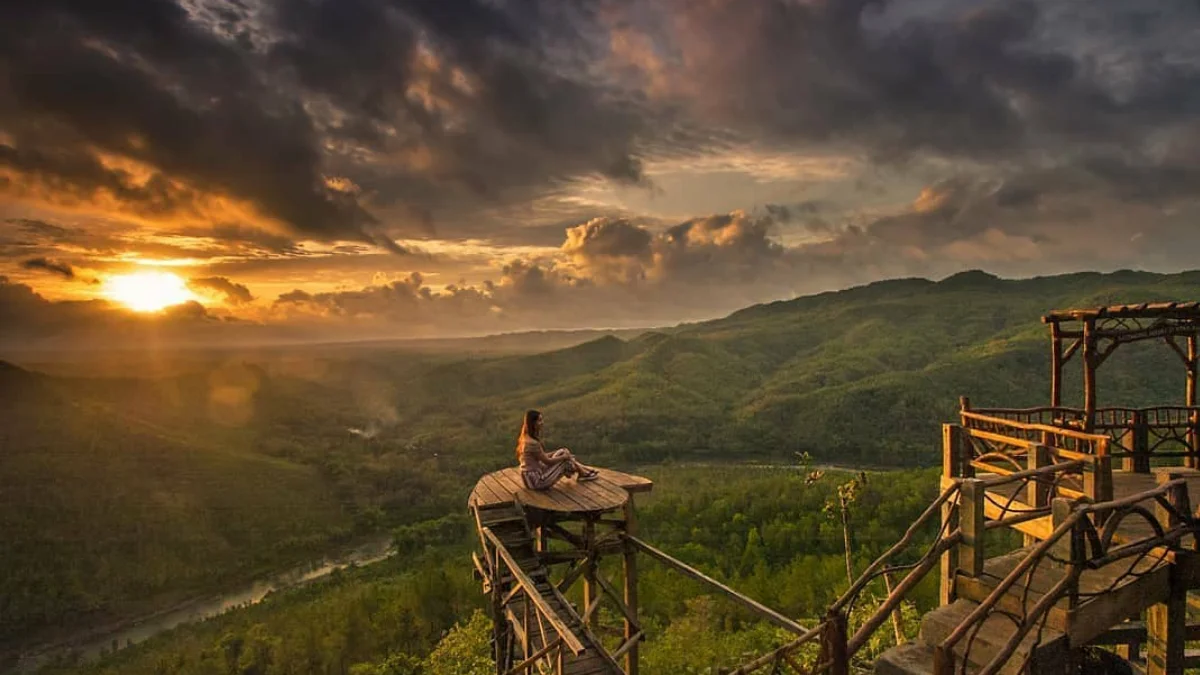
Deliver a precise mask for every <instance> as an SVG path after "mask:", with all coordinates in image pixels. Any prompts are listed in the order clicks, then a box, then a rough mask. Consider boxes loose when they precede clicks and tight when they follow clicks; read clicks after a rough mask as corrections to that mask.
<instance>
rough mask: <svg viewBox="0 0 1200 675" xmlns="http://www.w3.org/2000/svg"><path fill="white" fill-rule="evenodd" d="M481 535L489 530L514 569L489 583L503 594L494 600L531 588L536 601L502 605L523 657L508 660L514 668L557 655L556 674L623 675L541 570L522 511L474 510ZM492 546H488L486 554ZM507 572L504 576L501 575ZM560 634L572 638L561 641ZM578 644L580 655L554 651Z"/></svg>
mask: <svg viewBox="0 0 1200 675" xmlns="http://www.w3.org/2000/svg"><path fill="white" fill-rule="evenodd" d="M474 511H475V515H476V518H477V522H478V525H479V528H480V532H481V533H482V532H484V529H485V528H486V529H487V530H488V531H490V532H491V533H492V535H494V537H495V540H496V541H498V542H499V543H500V544H501V545H502V546H503V549H504V551H505V552H506V553H507V555H508V557H509V558H510V559H511V560H512V561H513V562H514V563H515V569H506V568H505V567H504V566H497V569H496V570H495V571H496V572H499V574H498V575H494V576H493V577H492V578H493V579H494V581H492V582H489V584H490V585H491V588H489V589H488V591H489V592H490V593H493V594H499V595H498V596H496V597H500V596H507V595H509V594H511V593H514V590H513V589H514V587H515V586H522V587H523V588H531V589H533V590H534V594H535V596H536V597H534V598H530V597H528V596H527V595H524V596H521V597H515V596H514V597H513V598H512V599H510V600H509V601H508V602H507V603H504V604H503V610H502V611H503V613H504V616H505V617H506V618H507V619H508V625H509V627H510V629H511V630H512V632H513V636H512V637H513V639H514V644H515V645H517V646H518V649H519V651H520V654H515V653H514V654H513V655H512V656H510V659H509V660H511V661H512V664H513V665H512V666H510V667H513V669H514V670H516V668H515V666H516V664H519V663H520V662H522V661H529V660H530V657H537V656H538V655H539V654H540V655H542V656H541V657H540V658H534V660H535V661H539V660H545V661H555V657H553V656H552V653H553V652H555V651H557V654H558V657H557V659H558V660H557V662H556V663H554V671H553V672H555V673H561V674H562V675H601V674H612V675H620V674H621V673H622V672H623V671H622V670H621V668H620V667H619V666H618V664H617V662H616V661H615V660H614V659H613V658H612V657H611V656H610V655H609V654H608V652H607V651H605V650H604V648H603V647H602V646H601V645H600V642H599V641H598V640H597V639H596V637H595V635H593V634H592V632H591V631H590V630H589V629H588V627H587V625H586V622H585V621H584V619H583V617H581V616H579V614H578V613H576V612H575V609H574V608H573V607H572V606H571V603H570V602H568V601H567V599H566V598H564V597H563V595H562V593H561V592H560V591H559V589H558V588H557V586H555V584H554V583H552V582H551V581H550V573H549V570H548V569H547V567H546V566H545V565H544V564H542V562H541V559H540V558H539V557H538V554H537V551H536V548H535V546H534V538H533V533H532V530H531V529H530V526H529V523H528V521H527V520H526V518H525V514H524V512H523V510H522V509H521V507H520V506H519V505H517V504H516V503H515V502H510V503H508V504H500V505H494V506H487V507H475V509H474ZM487 549H488V546H487V545H486V544H485V547H484V550H487ZM501 570H503V571H501ZM562 633H566V634H568V635H569V636H570V637H567V636H566V635H562ZM572 638H573V640H574V641H575V644H576V645H577V647H578V648H579V649H578V653H572V650H570V649H566V648H562V649H556V646H555V643H556V642H563V643H564V646H565V643H567V642H570V641H571V640H572Z"/></svg>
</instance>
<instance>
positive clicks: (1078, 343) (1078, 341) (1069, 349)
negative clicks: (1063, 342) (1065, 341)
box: [1062, 334, 1083, 365]
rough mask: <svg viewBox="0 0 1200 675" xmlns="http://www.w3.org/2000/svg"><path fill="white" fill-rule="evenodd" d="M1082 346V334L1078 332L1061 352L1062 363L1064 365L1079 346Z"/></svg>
mask: <svg viewBox="0 0 1200 675" xmlns="http://www.w3.org/2000/svg"><path fill="white" fill-rule="evenodd" d="M1082 346H1083V335H1082V334H1080V335H1079V336H1077V337H1076V338H1075V339H1074V340H1073V341H1072V342H1071V344H1070V345H1068V346H1067V350H1066V351H1064V352H1063V356H1062V362H1063V364H1064V365H1065V364H1066V363H1067V361H1070V360H1071V357H1072V356H1075V352H1077V351H1079V348H1080V347H1082Z"/></svg>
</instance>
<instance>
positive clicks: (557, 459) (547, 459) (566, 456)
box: [537, 441, 572, 464]
mask: <svg viewBox="0 0 1200 675" xmlns="http://www.w3.org/2000/svg"><path fill="white" fill-rule="evenodd" d="M562 449H563V450H566V448H562ZM537 458H538V461H540V462H542V463H543V464H562V463H563V462H566V461H569V460H570V459H572V457H571V451H570V450H567V452H563V453H555V454H553V455H552V454H550V453H548V452H546V448H545V447H544V446H543V445H542V442H541V441H538V442H537Z"/></svg>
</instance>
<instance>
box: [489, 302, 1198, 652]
mask: <svg viewBox="0 0 1200 675" xmlns="http://www.w3.org/2000/svg"><path fill="white" fill-rule="evenodd" d="M1043 321H1045V322H1046V323H1048V324H1049V325H1050V327H1051V346H1052V349H1051V396H1050V398H1051V404H1050V405H1049V406H1045V407H1038V408H1024V409H1008V408H975V407H972V406H971V403H970V401H969V400H968V399H966V398H964V399H962V401H961V404H962V405H961V412H960V416H959V417H960V419H959V420H958V422H957V423H955V424H946V425H943V444H942V445H943V447H942V452H943V472H942V477H941V488H942V489H941V492H940V494H939V496H938V497H937V499H935V500H934V501H933V503H932V504H930V505H929V507H928V508H927V509H926V510H925V511H924V512H923V513H922V514H921V515H920V517H918V518H917V519H916V520H915V521H914V522H913V523H912V524H911V526H910V527H909V529H908V531H906V532H905V533H904V535H903V536H902V537H901V538H900V540H899V541H897V542H896V544H895V545H893V546H892V547H891V548H890V549H888V550H887V551H886V552H885V553H884V554H883V555H882V556H880V557H879V558H878V559H877V560H875V561H874V562H872V563H871V564H870V565H869V566H868V567H867V569H866V570H863V571H862V573H861V574H860V575H859V577H858V578H857V579H856V580H855V581H854V582H853V583H852V584H850V587H849V588H848V589H847V590H846V591H845V592H844V593H843V594H842V595H841V597H839V598H838V599H837V600H836V601H835V602H834V603H833V604H831V605H830V606H829V608H828V609H827V610H826V613H825V615H824V617H823V618H822V619H820V620H819V621H818V622H817V624H816V625H815V626H812V627H810V628H805V627H804V626H801V625H800V624H799V623H797V622H796V621H794V620H792V619H791V618H789V617H786V616H783V615H781V614H779V613H778V612H775V611H774V610H771V609H769V608H767V607H765V606H764V605H762V604H760V603H758V602H756V601H755V600H752V599H750V598H747V597H746V596H744V595H742V594H740V593H738V592H736V591H734V590H733V589H731V588H729V587H727V586H725V585H724V584H721V583H720V582H718V581H716V580H715V579H712V578H710V577H708V576H706V575H704V574H703V573H701V572H700V571H698V570H696V569H693V568H692V567H689V566H688V565H686V564H685V563H683V562H681V561H679V560H676V559H675V558H672V557H671V556H669V555H667V554H666V553H664V552H662V551H659V550H658V549H655V548H654V547H653V546H651V545H650V544H648V543H646V542H644V541H642V540H640V539H639V538H638V537H637V536H636V528H637V520H636V517H635V511H634V497H633V495H635V494H637V493H640V492H647V491H649V490H650V489H651V488H652V483H651V482H650V481H649V480H647V479H645V478H641V477H638V476H632V475H629V474H625V473H621V472H618V471H611V470H602V474H601V478H600V479H599V480H596V481H594V482H591V483H577V482H575V481H574V480H569V479H568V480H565V481H562V482H560V483H559V484H557V485H556V486H554V488H552V489H550V490H547V491H533V490H527V489H525V488H524V487H523V486H522V484H521V482H520V475H519V473H518V472H517V470H516V469H505V470H503V471H498V472H495V473H492V474H488V475H487V476H484V477H483V478H482V479H481V480H480V481H479V483H478V484H477V485H476V487H475V489H474V490H473V491H472V493H471V496H470V499H469V506H470V508H471V511H472V513H473V514H474V516H475V519H476V524H477V526H478V530H479V538H480V545H481V551H482V555H475V556H473V560H474V564H475V569H476V573H477V575H478V576H479V578H480V579H481V580H482V581H483V586H484V590H485V592H487V593H489V594H490V596H491V600H492V616H493V619H494V635H493V646H494V649H495V660H496V673H497V675H517V674H518V673H522V674H523V673H532V672H533V671H534V670H537V671H538V672H541V673H554V674H555V675H564V674H570V675H600V674H606V675H608V674H611V675H618V674H621V675H638V644H639V642H640V641H641V640H643V639H644V638H645V633H644V631H643V630H642V628H641V626H640V623H639V618H638V599H637V595H638V589H637V554H638V553H643V554H645V555H646V556H648V557H650V558H652V559H654V560H656V561H657V562H660V563H662V564H664V565H667V566H668V567H670V568H671V569H673V570H675V571H677V572H679V573H681V574H684V575H686V576H688V577H690V578H692V579H695V580H697V581H699V582H700V583H702V584H704V585H705V586H706V587H707V588H709V589H710V590H713V591H715V592H718V593H721V594H723V595H724V596H725V597H727V598H729V599H731V600H733V601H734V602H737V603H738V604H739V605H741V606H742V607H744V608H745V609H747V610H748V611H751V612H753V613H755V614H756V615H757V616H759V617H761V618H762V619H764V620H767V621H770V622H771V623H773V624H774V625H776V626H779V627H781V628H783V629H785V630H787V631H789V632H791V633H792V634H794V637H793V638H791V641H789V642H785V643H784V644H782V645H780V646H779V647H777V648H776V649H774V650H772V651H770V652H768V653H766V654H763V655H761V656H758V657H756V658H752V659H751V660H749V661H748V662H746V663H745V664H744V665H742V666H740V667H738V668H735V669H732V670H729V671H726V672H725V673H724V675H750V674H752V673H762V674H764V675H765V674H766V673H770V674H771V675H778V674H780V673H798V674H802V675H818V674H829V675H849V674H850V673H851V672H861V671H862V670H863V669H864V668H867V667H873V668H874V670H875V672H876V673H880V674H881V675H960V674H963V675H994V674H996V673H1005V674H1009V673H1012V674H1016V673H1029V674H1030V675H1080V674H1081V673H1084V672H1085V671H1084V670H1083V665H1082V664H1083V663H1084V660H1083V659H1084V649H1085V648H1087V647H1093V646H1108V647H1110V649H1111V651H1108V652H1101V653H1102V654H1108V658H1107V661H1106V663H1107V664H1108V665H1107V666H1104V665H1096V664H1097V661H1095V660H1092V661H1089V663H1090V664H1092V665H1090V666H1089V668H1090V669H1089V670H1087V671H1086V673H1088V674H1091V673H1097V674H1101V673H1117V672H1130V670H1129V669H1133V672H1142V673H1146V674H1147V675H1182V673H1183V672H1184V669H1185V667H1200V655H1192V654H1191V653H1189V652H1188V651H1187V649H1186V643H1187V641H1189V640H1196V641H1200V624H1189V623H1188V618H1187V610H1188V606H1189V600H1188V593H1189V591H1192V590H1200V516H1198V514H1197V511H1196V510H1194V509H1193V506H1192V499H1191V497H1190V495H1191V494H1192V493H1193V492H1195V491H1196V490H1200V407H1197V384H1198V381H1197V366H1198V365H1200V356H1198V354H1197V342H1198V336H1200V303H1157V304H1142V305H1121V306H1114V307H1104V308H1099V309H1090V310H1065V311H1055V312H1051V313H1049V314H1047V315H1046V316H1045V317H1043ZM1177 338H1182V339H1183V340H1184V341H1185V342H1184V345H1183V346H1181V345H1180V344H1179V343H1178V342H1177ZM1140 340H1161V341H1162V342H1164V343H1165V344H1166V345H1167V346H1168V347H1170V348H1171V349H1172V350H1173V351H1174V352H1175V353H1176V354H1178V355H1179V357H1180V359H1181V360H1182V361H1183V364H1184V366H1185V369H1186V375H1187V377H1186V386H1185V390H1184V397H1183V398H1184V404H1183V405H1181V406H1179V405H1176V406H1157V407H1151V408H1124V407H1108V408H1102V407H1099V405H1098V398H1097V382H1096V373H1097V369H1098V368H1099V367H1100V365H1101V364H1102V363H1104V361H1105V360H1106V359H1108V358H1109V356H1111V355H1112V353H1113V352H1114V351H1115V350H1116V349H1117V347H1119V346H1120V345H1122V344H1126V343H1129V342H1135V341H1140ZM1076 353H1079V354H1081V355H1082V359H1081V360H1082V361H1083V368H1084V377H1083V388H1084V391H1083V396H1082V398H1083V401H1084V405H1083V407H1082V408H1070V407H1066V406H1063V405H1062V384H1063V378H1062V374H1063V366H1064V364H1065V363H1066V362H1067V361H1069V360H1070V359H1071V358H1072V357H1073V356H1074V355H1075V354H1076ZM939 523H940V529H937V530H936V535H935V536H934V538H933V541H932V544H930V545H928V546H927V547H924V548H922V549H921V550H914V548H915V545H914V544H915V543H916V542H918V541H922V540H923V538H924V537H927V536H928V534H929V532H930V531H934V527H935V526H937V525H938V524H939ZM1005 530H1007V532H1005ZM1014 534H1015V535H1018V536H1016V537H1015V539H1016V540H1017V541H1020V542H1021V545H1020V546H1019V547H1018V548H1016V550H1008V549H1010V548H1011V542H1012V541H1013V540H1014V537H1013V536H1012V535H1014ZM609 555H613V556H620V559H621V561H622V564H621V571H622V578H621V579H620V586H617V585H616V584H614V583H612V582H611V581H609V580H608V579H607V578H606V577H605V576H604V572H603V571H602V570H601V569H600V566H599V562H600V560H601V558H602V557H605V556H609ZM560 566H561V567H563V568H565V570H564V572H562V573H561V575H560V576H559V579H558V580H557V581H551V571H552V570H553V569H555V568H558V567H560ZM935 570H936V572H935ZM931 573H937V574H938V575H939V578H940V603H939V606H938V607H937V608H935V609H933V610H932V611H930V612H928V613H926V614H925V616H924V617H922V619H921V627H920V632H919V634H918V635H917V636H916V640H915V641H913V642H909V643H906V644H901V645H897V646H895V647H893V648H892V649H890V650H889V651H887V652H885V653H884V654H882V656H880V657H879V658H878V659H877V660H875V661H874V663H871V661H869V660H866V659H865V658H864V656H865V655H864V654H863V653H862V652H863V650H864V648H865V647H867V646H868V645H869V644H870V642H871V639H872V637H873V636H874V634H875V633H876V631H878V630H879V629H880V628H881V627H882V626H883V625H884V624H885V623H886V622H887V621H888V620H889V618H890V617H891V616H892V614H893V613H894V612H896V611H897V610H898V609H899V608H900V606H901V603H903V602H904V601H905V600H906V599H907V598H908V597H909V595H910V594H911V593H912V591H913V589H914V588H916V587H917V585H918V584H919V583H920V582H921V581H922V579H924V578H925V577H926V576H927V575H929V574H931ZM578 581H582V584H583V593H582V603H581V604H580V605H579V608H578V609H577V608H576V607H575V606H573V605H572V604H571V603H570V602H568V601H567V600H566V598H565V597H564V595H563V594H564V593H566V592H567V590H568V589H569V588H571V587H572V585H573V584H575V583H576V582H578ZM879 581H883V582H884V583H885V584H886V588H887V590H888V595H887V597H886V598H885V599H884V600H883V601H882V603H881V604H879V605H878V606H877V607H875V608H874V609H873V610H872V611H870V612H869V615H867V616H865V617H860V616H859V614H867V612H856V613H855V617H856V622H855V624H854V625H851V623H850V620H849V617H850V615H851V611H852V610H854V609H857V608H861V603H859V602H858V601H859V599H860V596H861V595H862V594H863V592H864V591H865V590H866V589H867V588H868V587H869V586H871V585H872V584H876V582H879ZM602 602H607V604H608V605H609V608H610V609H611V610H612V612H611V614H612V615H613V616H616V617H619V618H620V619H621V621H622V627H621V629H620V630H619V635H620V640H619V642H616V643H612V644H609V645H608V646H606V645H605V644H604V643H603V642H602V641H601V640H600V639H598V638H597V634H605V635H608V634H611V631H601V630H599V629H600V626H599V625H598V621H599V618H600V616H601V614H600V613H598V609H599V607H600V605H601V603H602ZM1196 606H1197V607H1198V608H1200V602H1197V603H1196ZM896 631H897V632H899V628H896ZM611 642H612V639H611V638H610V643H611ZM810 647H811V649H810ZM1101 661H1104V659H1101ZM852 665H853V669H852ZM1122 668H1123V669H1124V670H1122ZM655 675H657V674H655Z"/></svg>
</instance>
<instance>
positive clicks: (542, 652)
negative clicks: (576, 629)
mask: <svg viewBox="0 0 1200 675" xmlns="http://www.w3.org/2000/svg"><path fill="white" fill-rule="evenodd" d="M561 644H562V638H558V639H557V640H551V641H550V644H548V645H546V646H545V647H542V648H541V649H539V650H537V651H536V652H534V653H533V654H532V655H531V656H530V657H529V658H527V659H525V660H524V661H522V662H520V663H518V664H517V665H515V666H513V667H512V668H509V669H508V670H507V671H505V675H516V673H519V672H521V671H523V670H528V669H529V667H530V666H532V665H533V664H534V663H537V661H538V660H539V659H541V658H542V657H544V656H546V655H547V654H549V653H550V652H551V651H553V650H555V649H558V647H559V646H560V645H561Z"/></svg>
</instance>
